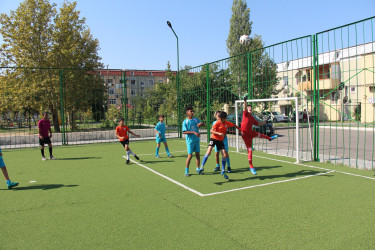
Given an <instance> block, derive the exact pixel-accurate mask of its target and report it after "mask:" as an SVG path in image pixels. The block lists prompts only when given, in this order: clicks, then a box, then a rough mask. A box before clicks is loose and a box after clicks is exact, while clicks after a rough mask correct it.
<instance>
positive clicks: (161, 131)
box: [155, 115, 173, 158]
mask: <svg viewBox="0 0 375 250" xmlns="http://www.w3.org/2000/svg"><path fill="white" fill-rule="evenodd" d="M155 131H156V154H155V157H156V158H160V156H159V149H160V143H161V142H163V143H164V147H165V151H167V155H168V157H169V158H172V157H173V155H171V154H170V153H169V149H168V144H167V139H166V138H165V123H164V115H159V122H158V124H156V126H155Z"/></svg>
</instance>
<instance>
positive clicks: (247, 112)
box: [241, 96, 277, 175]
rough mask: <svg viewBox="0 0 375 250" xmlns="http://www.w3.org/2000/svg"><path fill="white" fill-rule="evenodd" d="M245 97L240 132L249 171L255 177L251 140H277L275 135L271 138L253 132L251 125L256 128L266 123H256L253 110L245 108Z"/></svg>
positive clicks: (245, 98) (248, 107)
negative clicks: (256, 138) (245, 150)
mask: <svg viewBox="0 0 375 250" xmlns="http://www.w3.org/2000/svg"><path fill="white" fill-rule="evenodd" d="M246 101H247V96H245V97H244V110H243V114H242V122H241V130H242V139H243V141H244V142H245V145H246V148H247V159H248V160H249V164H250V171H251V173H252V174H254V175H256V174H257V172H256V171H255V168H254V166H253V149H252V145H253V138H255V137H258V138H263V139H267V140H270V141H272V140H274V139H276V138H277V135H273V136H272V137H269V136H267V135H263V134H261V133H258V132H256V131H253V125H257V126H263V125H264V124H266V122H264V121H263V122H258V121H257V120H255V118H254V117H253V115H252V113H253V108H252V107H251V106H247V102H246Z"/></svg>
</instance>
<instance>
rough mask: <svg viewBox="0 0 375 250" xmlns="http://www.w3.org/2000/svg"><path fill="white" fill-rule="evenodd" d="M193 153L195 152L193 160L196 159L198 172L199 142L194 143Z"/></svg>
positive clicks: (199, 161)
mask: <svg viewBox="0 0 375 250" xmlns="http://www.w3.org/2000/svg"><path fill="white" fill-rule="evenodd" d="M194 152H195V159H196V164H197V171H198V169H199V165H200V164H201V155H200V152H201V145H200V142H199V141H197V142H195V143H194Z"/></svg>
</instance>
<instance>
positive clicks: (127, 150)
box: [120, 140, 130, 164]
mask: <svg viewBox="0 0 375 250" xmlns="http://www.w3.org/2000/svg"><path fill="white" fill-rule="evenodd" d="M120 142H121V144H122V145H123V146H124V149H125V151H126V164H129V163H130V157H129V155H130V153H129V150H130V148H129V143H128V142H126V140H125V141H120Z"/></svg>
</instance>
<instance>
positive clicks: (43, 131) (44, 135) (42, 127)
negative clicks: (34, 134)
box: [38, 112, 55, 161]
mask: <svg viewBox="0 0 375 250" xmlns="http://www.w3.org/2000/svg"><path fill="white" fill-rule="evenodd" d="M38 128H39V144H40V152H41V153H42V161H45V160H47V158H46V157H45V156H44V145H45V144H48V149H49V159H50V160H55V157H53V155H52V142H51V138H52V130H51V123H50V121H49V119H48V113H47V112H44V113H43V119H41V120H40V121H39V122H38ZM48 132H49V134H48Z"/></svg>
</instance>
